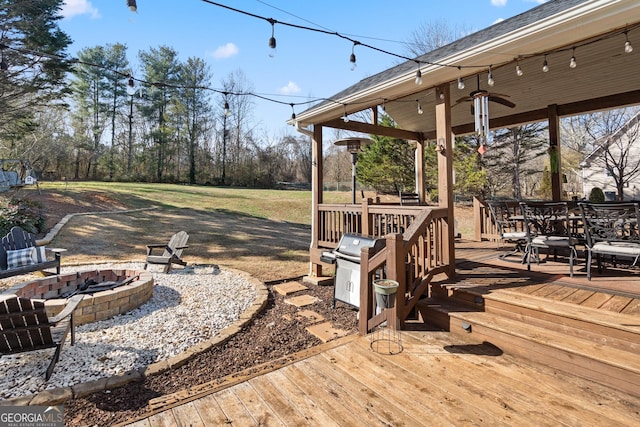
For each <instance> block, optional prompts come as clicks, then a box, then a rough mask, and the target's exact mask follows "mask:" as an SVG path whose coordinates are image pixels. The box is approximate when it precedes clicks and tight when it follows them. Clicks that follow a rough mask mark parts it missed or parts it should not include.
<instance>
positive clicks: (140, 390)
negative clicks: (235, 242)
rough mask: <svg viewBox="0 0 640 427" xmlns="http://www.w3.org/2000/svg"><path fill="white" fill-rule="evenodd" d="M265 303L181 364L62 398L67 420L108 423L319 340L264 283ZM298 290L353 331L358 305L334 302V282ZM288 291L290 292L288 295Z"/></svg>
mask: <svg viewBox="0 0 640 427" xmlns="http://www.w3.org/2000/svg"><path fill="white" fill-rule="evenodd" d="M267 287H268V288H269V299H268V303H267V307H266V308H265V310H263V311H262V312H261V313H260V314H259V315H258V316H257V317H256V318H255V319H254V320H253V321H252V322H250V323H249V324H248V325H247V326H246V327H245V328H244V329H243V330H242V331H241V332H239V333H238V334H236V335H235V336H234V337H232V338H231V339H230V340H228V341H227V342H226V343H224V344H222V345H220V346H218V347H214V348H212V349H210V350H209V351H206V352H204V353H202V354H200V355H198V356H196V357H195V358H193V359H192V360H190V361H189V362H188V363H186V364H185V365H183V366H181V367H179V368H174V369H171V370H169V371H167V372H163V373H160V374H157V375H154V376H150V377H145V378H143V379H142V380H141V381H140V382H135V383H129V384H127V385H126V386H123V387H120V388H116V389H112V390H107V391H103V392H98V393H94V394H91V395H89V396H86V397H83V398H80V399H73V400H71V401H68V402H66V403H65V404H64V411H65V419H66V424H67V425H73V426H94V425H95V426H106V425H112V424H116V423H121V422H124V421H126V420H131V419H133V418H136V417H139V416H143V415H144V414H145V413H147V412H149V411H150V408H149V400H151V399H154V398H158V397H160V396H163V395H167V394H170V393H175V392H178V391H181V390H185V389H188V388H190V387H194V386H197V385H200V384H205V383H208V382H211V381H214V380H220V381H222V379H223V378H224V377H226V376H228V375H231V374H234V373H237V372H240V371H243V370H245V369H247V368H251V367H254V366H257V365H261V368H265V367H268V366H269V363H270V362H273V363H274V364H277V362H276V361H277V359H279V358H281V357H283V356H287V355H292V354H293V353H296V352H298V351H302V350H305V349H309V348H311V347H314V346H317V345H319V344H321V343H322V341H320V340H319V339H318V338H316V337H315V336H313V335H311V334H310V333H309V332H307V330H306V329H305V328H306V327H307V326H309V324H310V323H311V321H309V320H305V319H304V318H302V317H300V316H297V315H296V314H297V312H298V311H299V310H300V309H299V308H297V307H295V306H294V305H291V304H287V303H285V302H284V300H285V297H283V296H282V295H280V294H278V293H275V292H273V285H268V286H267ZM308 288H309V289H308V290H305V291H301V292H300V293H296V294H294V295H293V296H296V295H298V294H300V295H302V294H304V295H312V296H315V297H317V298H318V299H319V300H320V301H319V302H316V303H314V304H312V305H310V306H306V307H304V309H305V310H312V311H315V312H317V313H319V314H321V315H322V316H324V317H325V321H331V323H332V325H333V326H334V327H335V328H338V329H343V330H348V331H349V333H357V323H356V310H355V309H353V308H351V307H349V306H347V305H346V304H342V303H340V302H338V303H337V304H336V307H335V308H333V307H332V301H333V286H316V285H308ZM289 297H291V295H290V296H288V297H287V298H289Z"/></svg>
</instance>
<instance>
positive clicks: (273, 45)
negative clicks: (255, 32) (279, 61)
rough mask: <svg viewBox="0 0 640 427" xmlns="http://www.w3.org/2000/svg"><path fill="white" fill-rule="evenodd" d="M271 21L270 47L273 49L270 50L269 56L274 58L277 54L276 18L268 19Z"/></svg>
mask: <svg viewBox="0 0 640 427" xmlns="http://www.w3.org/2000/svg"><path fill="white" fill-rule="evenodd" d="M268 21H269V23H270V24H271V37H270V38H269V48H270V49H271V51H269V58H273V57H274V56H276V37H275V31H276V22H277V21H276V20H275V19H271V18H269V19H268Z"/></svg>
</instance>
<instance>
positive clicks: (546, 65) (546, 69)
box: [542, 55, 549, 73]
mask: <svg viewBox="0 0 640 427" xmlns="http://www.w3.org/2000/svg"><path fill="white" fill-rule="evenodd" d="M542 72H543V73H547V72H549V63H548V62H547V55H545V56H544V62H543V63H542Z"/></svg>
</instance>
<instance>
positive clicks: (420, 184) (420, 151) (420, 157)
mask: <svg viewBox="0 0 640 427" xmlns="http://www.w3.org/2000/svg"><path fill="white" fill-rule="evenodd" d="M415 162H416V164H415V167H416V171H417V173H416V193H418V197H419V200H420V204H421V205H424V204H425V194H424V141H422V140H420V141H416V159H415Z"/></svg>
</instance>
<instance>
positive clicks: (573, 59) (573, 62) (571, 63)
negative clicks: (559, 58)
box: [569, 47, 578, 68]
mask: <svg viewBox="0 0 640 427" xmlns="http://www.w3.org/2000/svg"><path fill="white" fill-rule="evenodd" d="M577 66H578V63H577V62H576V48H575V47H574V48H573V54H572V55H571V61H569V68H576V67H577Z"/></svg>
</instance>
